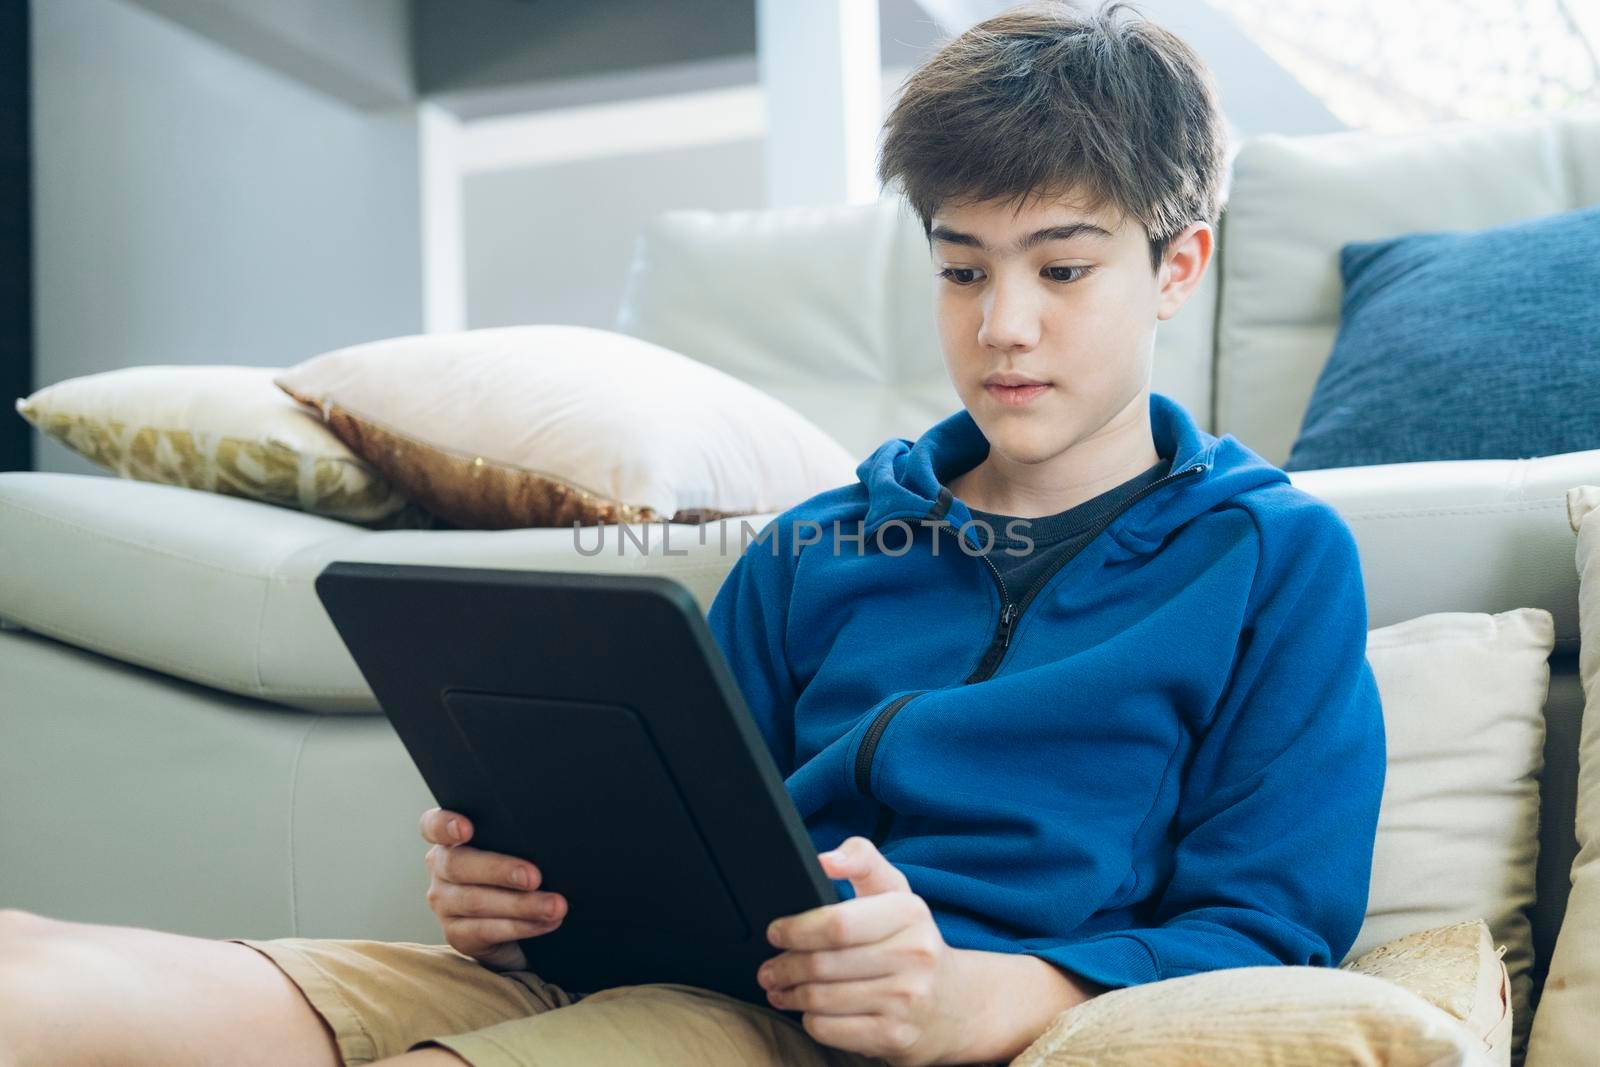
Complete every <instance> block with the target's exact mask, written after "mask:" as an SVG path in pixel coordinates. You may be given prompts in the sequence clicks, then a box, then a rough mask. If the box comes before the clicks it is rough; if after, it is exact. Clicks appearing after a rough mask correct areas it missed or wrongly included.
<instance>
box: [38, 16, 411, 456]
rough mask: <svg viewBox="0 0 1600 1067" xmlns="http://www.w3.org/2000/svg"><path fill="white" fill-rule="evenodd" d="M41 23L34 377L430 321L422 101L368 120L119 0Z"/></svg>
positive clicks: (302, 349) (306, 352)
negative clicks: (425, 300)
mask: <svg viewBox="0 0 1600 1067" xmlns="http://www.w3.org/2000/svg"><path fill="white" fill-rule="evenodd" d="M32 24H33V25H32V36H33V40H32V44H33V79H34V82H33V88H34V98H33V109H34V110H33V123H34V127H33V128H34V139H35V140H34V166H35V170H34V196H35V202H34V245H35V256H36V263H35V316H36V323H37V350H36V354H35V361H36V363H35V366H36V370H35V381H36V383H37V384H38V385H40V386H44V385H48V384H51V383H53V382H56V381H60V380H61V379H63V378H69V377H73V376H76V375H81V374H88V373H92V372H95V371H101V370H110V369H114V368H117V367H126V366H133V365H137V364H149V363H180V364H199V363H237V364H251V365H259V366H287V365H289V364H291V363H295V362H298V361H299V360H302V359H305V358H307V357H309V356H312V355H315V354H316V353H318V352H321V351H325V350H327V349H329V348H334V347H337V346H340V345H344V344H351V343H354V342H357V341H363V340H369V339H373V338H377V337H385V336H393V335H396V334H403V333H415V332H418V331H419V330H420V329H421V326H422V319H421V284H422V283H421V251H420V248H421V245H420V240H421V239H420V234H419V228H418V227H419V221H418V220H419V209H418V178H417V132H416V118H415V114H414V110H413V109H412V108H409V107H407V108H402V109H397V110H394V111H386V112H366V111H360V110H357V109H355V108H353V107H351V106H349V105H348V104H346V103H343V102H340V101H337V100H335V99H334V98H332V97H330V96H327V95H324V94H322V93H319V92H317V91H315V90H313V89H309V88H307V87H305V86H304V85H302V84H300V83H298V82H296V81H292V80H289V79H288V78H285V77H284V76H282V75H280V74H278V73H275V72H273V71H271V70H269V69H267V68H265V67H263V66H261V65H259V64H257V63H255V62H252V61H251V60H248V59H245V58H242V57H240V56H238V55H236V54H235V53H233V52H231V51H229V50H227V49H225V48H223V47H221V46H220V45H217V44H215V43H214V42H212V41H210V40H208V39H206V38H203V37H201V36H199V35H198V34H195V33H194V32H192V31H190V30H188V29H185V28H183V27H181V26H179V25H177V24H175V23H172V22H169V21H168V20H166V19H164V18H162V17H161V16H159V15H156V14H153V13H152V12H150V11H148V10H146V9H144V8H142V7H137V6H133V5H131V4H127V3H124V2H123V0H34V2H33V6H32ZM36 448H37V453H36V455H37V462H36V466H37V467H38V469H40V470H48V471H70V472H78V473H103V472H101V471H100V470H99V468H96V467H93V466H92V465H90V464H89V463H87V462H86V461H84V460H82V459H80V458H79V457H77V456H75V455H73V454H71V453H70V452H68V451H67V450H66V449H65V448H63V447H62V446H60V445H57V444H56V443H54V442H52V441H49V440H48V439H45V438H42V437H40V438H39V439H38V440H37V441H36Z"/></svg>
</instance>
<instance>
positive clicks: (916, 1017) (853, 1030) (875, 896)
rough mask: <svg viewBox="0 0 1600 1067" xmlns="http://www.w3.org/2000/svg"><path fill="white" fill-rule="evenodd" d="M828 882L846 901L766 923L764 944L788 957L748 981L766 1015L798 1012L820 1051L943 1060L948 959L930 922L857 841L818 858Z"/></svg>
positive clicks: (950, 1016) (947, 1040) (955, 965)
mask: <svg viewBox="0 0 1600 1067" xmlns="http://www.w3.org/2000/svg"><path fill="white" fill-rule="evenodd" d="M817 858H818V859H819V860H821V861H822V869H823V871H824V872H825V873H826V874H827V875H828V876H829V877H830V878H848V879H849V880H850V884H851V885H852V886H854V887H855V891H856V895H855V898H854V899H852V900H845V901H840V902H839V903H837V904H829V905H826V906H825V907H821V908H813V909H811V910H810V911H803V912H800V913H799V914H797V915H790V916H786V917H784V918H782V919H777V920H775V921H774V922H773V923H772V925H771V926H770V927H768V929H767V940H768V941H770V942H772V944H773V945H775V946H777V947H778V948H783V949H788V951H786V952H782V953H780V954H778V955H777V956H774V957H773V958H772V959H770V960H768V961H767V962H766V963H764V964H762V966H761V969H760V970H759V971H757V973H756V980H757V981H759V982H760V983H761V985H762V987H763V988H765V989H766V990H767V999H768V1000H769V1001H771V1002H772V1005H773V1007H775V1008H781V1009H787V1010H796V1011H802V1012H804V1013H805V1014H804V1015H803V1017H802V1023H803V1025H804V1027H805V1030H806V1033H808V1034H810V1035H811V1036H812V1037H814V1038H816V1039H817V1040H818V1041H819V1042H821V1043H823V1044H825V1045H832V1046H833V1047H835V1048H841V1049H846V1050H848V1051H851V1052H859V1053H862V1054H863V1055H867V1056H878V1057H882V1058H883V1059H885V1060H887V1061H888V1062H889V1063H890V1064H893V1065H894V1067H921V1065H923V1064H930V1063H937V1062H942V1061H944V1059H945V1057H948V1056H949V1055H951V1054H952V1053H953V1052H954V1051H955V1050H957V1049H959V1048H960V1047H961V1043H962V1041H963V1040H964V1035H963V1034H962V1033H961V1026H962V1024H961V1020H962V1017H963V1016H962V1010H963V1006H962V998H963V993H962V991H961V990H960V988H959V987H960V985H961V976H960V974H959V969H960V965H959V962H958V959H957V955H956V951H955V950H954V949H952V948H951V947H950V946H949V945H947V944H945V941H944V936H943V935H942V934H940V933H939V928H938V926H936V925H935V924H934V921H933V913H932V912H931V911H930V910H929V908H928V904H927V902H926V901H924V900H923V899H922V898H921V897H920V896H918V895H917V894H915V893H913V892H911V885H910V883H909V882H907V881H906V878H905V875H903V874H901V873H900V872H899V871H898V870H897V869H896V868H895V867H894V865H893V864H891V863H890V862H889V861H888V860H886V859H884V858H883V854H882V853H881V852H879V851H878V849H877V847H876V846H874V845H873V843H872V842H871V841H869V840H867V839H866V838H864V837H851V838H848V839H847V840H846V841H845V842H844V843H843V844H842V845H840V846H839V847H838V848H837V849H835V850H834V851H832V852H824V853H821V854H820V855H819V856H818V857H817Z"/></svg>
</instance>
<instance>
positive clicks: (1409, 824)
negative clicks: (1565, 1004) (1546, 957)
mask: <svg viewBox="0 0 1600 1067" xmlns="http://www.w3.org/2000/svg"><path fill="white" fill-rule="evenodd" d="M1553 644H1554V630H1553V627H1552V624H1551V618H1550V613H1549V612H1548V611H1545V610H1543V609H1541V608H1518V609H1515V610H1512V611H1505V612H1500V613H1498V614H1495V615H1486V614H1481V613H1476V612H1444V613H1440V614H1436V615H1424V616H1421V617H1419V618H1416V619H1411V620H1408V621H1406V622H1402V623H1397V624H1395V625H1392V626H1385V627H1381V628H1379V629H1376V630H1373V631H1371V632H1370V633H1369V634H1368V635H1367V660H1368V662H1370V663H1371V665H1372V673H1373V675H1374V676H1375V677H1376V678H1377V681H1378V691H1379V693H1380V695H1381V696H1382V702H1383V722H1384V732H1385V745H1386V748H1387V750H1388V769H1387V773H1386V775H1385V778H1384V783H1383V804H1382V807H1381V809H1380V810H1379V814H1378V835H1377V841H1376V843H1375V846H1374V850H1373V857H1372V884H1371V892H1370V893H1369V895H1368V899H1367V914H1366V919H1365V920H1364V921H1363V922H1362V924H1361V931H1360V933H1359V934H1358V935H1357V937H1356V941H1355V944H1354V946H1353V947H1352V948H1351V950H1350V953H1351V955H1358V954H1362V953H1365V952H1367V951H1369V950H1370V949H1372V948H1374V947H1376V946H1377V945H1380V944H1382V943H1384V942H1387V941H1392V940H1394V939H1395V938H1398V937H1402V936H1403V935H1405V934H1406V933H1408V932H1410V931H1414V930H1421V929H1429V928H1433V927H1437V926H1443V925H1446V924H1448V923H1451V922H1454V921H1459V920H1468V919H1472V918H1474V917H1481V918H1482V919H1483V920H1484V921H1485V922H1487V923H1488V926H1489V929H1490V931H1491V932H1492V933H1493V935H1494V938H1495V940H1496V941H1497V942H1499V943H1502V944H1504V945H1505V946H1506V957H1505V964H1506V969H1507V971H1508V972H1509V975H1510V980H1511V990H1512V1002H1513V1003H1514V1004H1515V1005H1516V1013H1515V1014H1516V1025H1515V1026H1514V1037H1513V1045H1514V1047H1516V1048H1519V1049H1520V1048H1521V1047H1522V1046H1523V1045H1524V1044H1525V1043H1526V1040H1527V1029H1528V1026H1527V1024H1528V1022H1529V1020H1530V1019H1531V1017H1532V1012H1531V1009H1530V1005H1531V1002H1532V966H1533V944H1532V938H1531V934H1530V929H1529V925H1528V915H1527V909H1528V908H1529V907H1531V906H1532V905H1533V902H1534V896H1535V884H1536V883H1535V871H1536V864H1537V858H1538V852H1539V771H1540V769H1541V767H1542V765H1543V747H1544V699H1545V692H1546V689H1547V688H1548V685H1549V677H1550V675H1549V666H1548V664H1547V663H1546V660H1547V659H1548V658H1549V655H1550V650H1551V648H1552V646H1553Z"/></svg>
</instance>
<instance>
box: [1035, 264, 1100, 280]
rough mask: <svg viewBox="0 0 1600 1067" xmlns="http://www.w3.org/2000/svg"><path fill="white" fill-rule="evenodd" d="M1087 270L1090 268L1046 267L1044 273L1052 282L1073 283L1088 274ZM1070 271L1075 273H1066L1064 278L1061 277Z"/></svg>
mask: <svg viewBox="0 0 1600 1067" xmlns="http://www.w3.org/2000/svg"><path fill="white" fill-rule="evenodd" d="M1089 270H1090V268H1088V267H1046V268H1045V269H1044V272H1045V273H1046V274H1048V275H1049V276H1050V279H1051V280H1052V281H1057V282H1075V281H1077V280H1078V279H1079V278H1081V277H1083V276H1084V275H1085V274H1088V273H1089ZM1071 271H1076V272H1077V273H1075V274H1072V273H1068V274H1066V276H1063V272H1071Z"/></svg>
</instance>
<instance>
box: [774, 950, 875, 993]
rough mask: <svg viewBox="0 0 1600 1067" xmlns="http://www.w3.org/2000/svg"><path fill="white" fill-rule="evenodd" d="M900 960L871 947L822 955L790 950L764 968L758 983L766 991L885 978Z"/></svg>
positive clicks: (777, 956) (822, 952) (823, 951)
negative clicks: (803, 983) (875, 950)
mask: <svg viewBox="0 0 1600 1067" xmlns="http://www.w3.org/2000/svg"><path fill="white" fill-rule="evenodd" d="M896 969H897V963H896V957H895V956H894V955H892V954H890V953H887V952H873V951H871V947H870V946H868V947H867V948H866V950H863V949H862V948H861V947H859V946H858V947H857V948H854V949H825V950H822V951H818V952H800V951H796V950H792V949H791V950H790V951H788V952H783V953H780V954H778V955H776V956H774V957H772V959H770V960H768V961H767V962H765V963H763V964H762V965H761V968H760V969H759V970H758V971H756V981H757V982H758V983H760V985H761V987H762V988H763V989H769V990H770V989H788V988H790V987H791V986H797V985H799V984H801V983H802V982H840V981H848V980H851V979H860V978H883V977H885V976H887V975H890V974H894V973H896Z"/></svg>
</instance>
